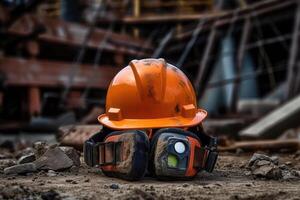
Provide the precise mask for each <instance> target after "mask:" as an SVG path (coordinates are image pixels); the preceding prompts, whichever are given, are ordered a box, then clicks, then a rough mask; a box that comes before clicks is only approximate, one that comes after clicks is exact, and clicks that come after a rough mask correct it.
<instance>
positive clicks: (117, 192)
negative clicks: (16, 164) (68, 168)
mask: <svg viewBox="0 0 300 200" xmlns="http://www.w3.org/2000/svg"><path fill="white" fill-rule="evenodd" d="M251 155H252V154H251ZM251 155H236V154H225V153H223V154H221V155H220V157H219V160H218V163H217V167H216V169H215V171H214V172H213V173H211V174H208V173H205V172H202V173H199V175H198V176H197V177H196V178H195V179H193V180H191V181H172V182H170V181H169V182H166V181H157V180H156V179H154V178H150V177H146V178H144V179H143V180H142V181H138V182H128V181H124V180H120V179H117V178H109V177H105V176H104V175H103V174H102V173H101V172H100V171H99V170H97V169H92V168H88V167H86V166H85V165H84V164H83V165H82V166H81V167H80V169H79V171H78V172H77V171H76V170H73V172H56V173H55V172H53V173H49V172H39V173H34V174H28V175H26V176H19V175H18V176H17V175H15V176H8V175H4V174H0V180H1V181H0V192H1V193H0V195H1V196H0V198H8V199H243V200H246V199H272V200H275V199H300V181H299V179H298V180H292V181H285V180H266V179H254V178H253V177H252V176H251V175H246V174H247V173H246V172H247V170H246V166H247V163H248V161H249V159H250V157H251ZM277 156H279V158H280V159H279V162H280V163H286V164H287V165H289V166H292V167H293V168H294V169H297V170H299V169H300V161H299V159H295V158H294V157H293V154H279V155H277Z"/></svg>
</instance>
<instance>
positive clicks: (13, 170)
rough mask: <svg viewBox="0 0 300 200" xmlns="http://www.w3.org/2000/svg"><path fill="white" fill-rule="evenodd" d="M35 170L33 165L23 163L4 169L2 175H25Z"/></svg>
mask: <svg viewBox="0 0 300 200" xmlns="http://www.w3.org/2000/svg"><path fill="white" fill-rule="evenodd" d="M36 171H37V168H36V165H35V164H34V163H25V164H19V165H14V166H11V167H8V168H5V169H4V174H26V173H30V172H36Z"/></svg>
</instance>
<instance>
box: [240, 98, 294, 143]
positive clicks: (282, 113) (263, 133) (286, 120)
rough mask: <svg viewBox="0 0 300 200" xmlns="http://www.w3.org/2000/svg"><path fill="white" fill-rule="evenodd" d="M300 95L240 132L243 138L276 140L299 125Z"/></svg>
mask: <svg viewBox="0 0 300 200" xmlns="http://www.w3.org/2000/svg"><path fill="white" fill-rule="evenodd" d="M299 114H300V95H299V96H297V97H295V98H294V99H292V100H290V101H288V102H287V103H285V104H284V105H282V106H280V107H279V108H277V109H275V110H274V111H272V112H271V113H269V114H268V115H266V116H265V117H263V118H262V119H260V120H259V121H257V122H256V123H254V124H252V125H251V126H249V127H247V128H246V129H244V130H242V131H240V133H239V135H240V136H241V137H243V138H265V139H266V138H269V139H271V138H276V137H278V136H280V135H281V134H282V133H283V132H284V131H285V130H287V129H290V128H295V127H297V126H298V125H299Z"/></svg>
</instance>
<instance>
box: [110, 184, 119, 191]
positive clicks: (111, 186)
mask: <svg viewBox="0 0 300 200" xmlns="http://www.w3.org/2000/svg"><path fill="white" fill-rule="evenodd" d="M109 188H111V189H114V190H116V189H119V188H120V187H119V185H118V184H115V183H113V184H111V185H110V186H109Z"/></svg>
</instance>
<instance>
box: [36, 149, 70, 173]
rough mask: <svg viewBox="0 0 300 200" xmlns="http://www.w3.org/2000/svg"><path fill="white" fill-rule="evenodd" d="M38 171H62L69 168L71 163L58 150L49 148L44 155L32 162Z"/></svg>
mask: <svg viewBox="0 0 300 200" xmlns="http://www.w3.org/2000/svg"><path fill="white" fill-rule="evenodd" d="M34 163H35V164H36V166H37V168H38V169H51V170H54V171H56V170H63V169H67V168H70V167H71V166H72V165H73V161H72V160H71V159H70V158H69V157H68V156H67V155H66V154H65V153H64V152H63V151H62V150H61V149H60V148H59V147H55V148H53V149H52V148H49V149H48V150H47V151H46V153H45V154H44V155H43V156H41V157H40V158H38V159H37V160H36V161H34Z"/></svg>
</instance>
